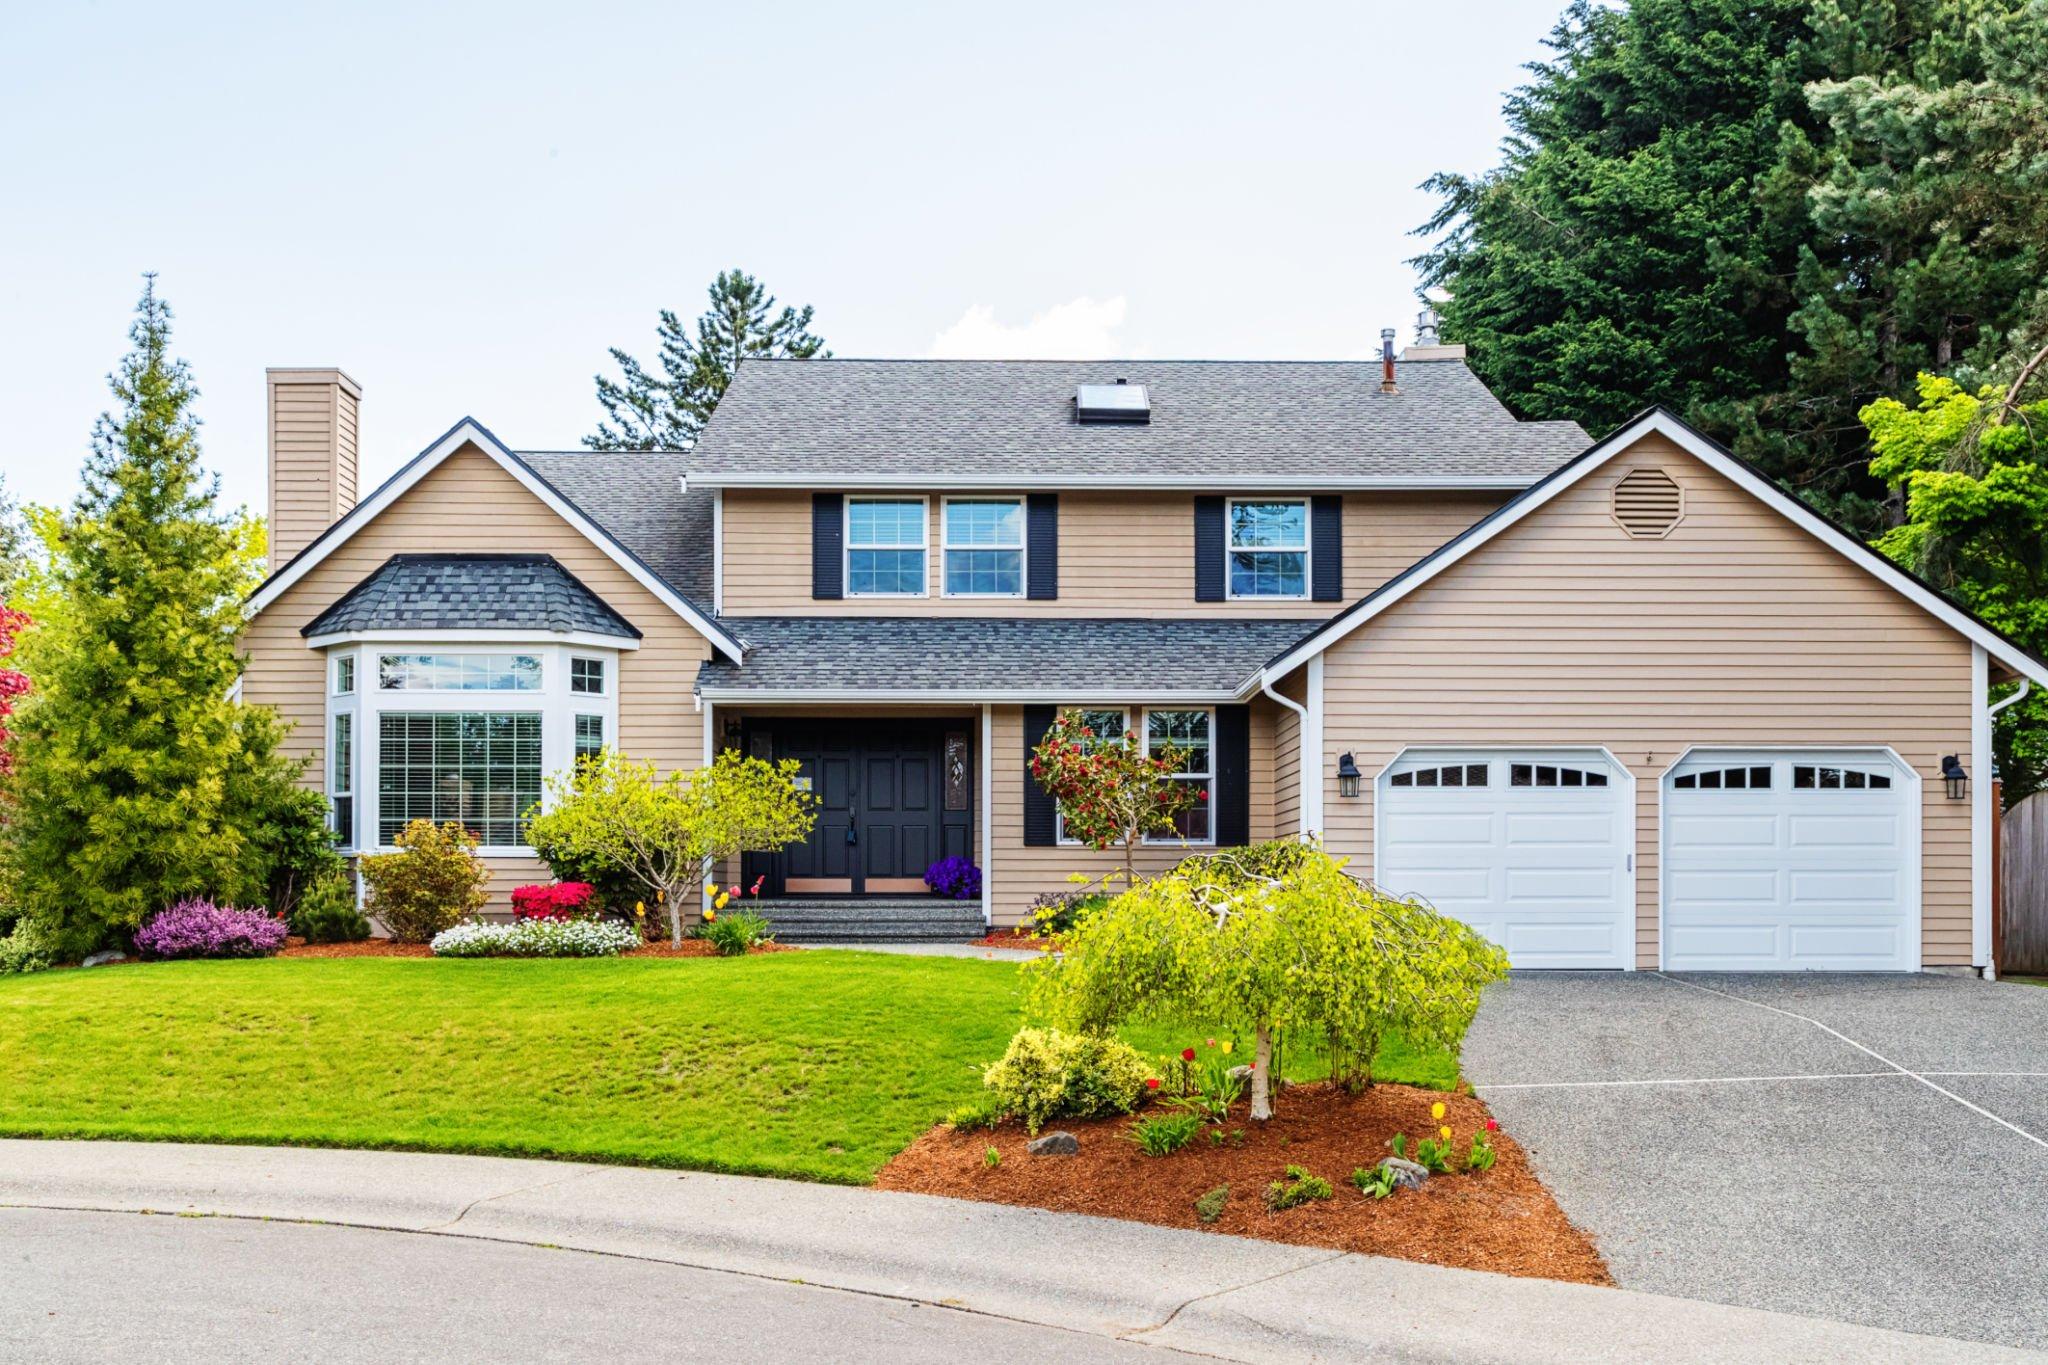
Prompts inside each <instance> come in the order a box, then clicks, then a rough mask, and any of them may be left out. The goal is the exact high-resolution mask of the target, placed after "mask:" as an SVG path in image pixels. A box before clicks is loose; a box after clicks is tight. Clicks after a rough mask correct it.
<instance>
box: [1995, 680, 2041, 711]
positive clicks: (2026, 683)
mask: <svg viewBox="0 0 2048 1365" xmlns="http://www.w3.org/2000/svg"><path fill="white" fill-rule="evenodd" d="M2033 690H2034V680H2033V679H2032V678H2026V677H2023V678H2021V679H2020V690H2019V691H2017V692H2015V693H2013V694H2012V695H2011V696H2009V697H2007V698H2006V699H2005V700H2004V701H2002V702H1999V703H1998V704H1997V705H1996V706H1993V707H1992V708H1991V709H1990V710H1988V711H1986V712H1985V713H1984V715H1985V718H1986V719H1992V720H1995V719H1997V716H1998V713H1999V712H2000V711H2003V710H2004V709H2005V708H2006V707H2008V706H2011V705H2012V704H2013V703H2014V702H2016V701H2019V700H2021V699H2022V698H2024V697H2025V696H2026V695H2027V693H2029V692H2031V691H2033Z"/></svg>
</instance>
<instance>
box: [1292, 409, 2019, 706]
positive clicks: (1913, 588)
mask: <svg viewBox="0 0 2048 1365" xmlns="http://www.w3.org/2000/svg"><path fill="white" fill-rule="evenodd" d="M1653 433H1654V434H1657V435H1661V436H1663V437H1665V438H1666V439H1668V440H1670V441H1671V442H1672V443H1673V444H1674V445H1676V446H1678V447H1679V448H1680V449H1681V450H1683V451H1685V452H1686V453H1687V454H1688V455H1691V456H1693V457H1694V458H1696V459H1698V460H1699V461H1700V462H1701V463H1702V464H1704V465H1706V466H1707V467H1708V468H1709V469H1712V470H1713V471H1714V472H1715V473H1717V474H1719V475H1721V476H1722V477H1723V478H1725V479H1727V480H1728V481H1729V482H1730V483H1733V484H1734V485H1735V486H1736V487H1738V488H1740V489H1742V490H1743V491H1744V492H1746V493H1748V494H1750V495H1751V496H1752V497H1754V498H1756V499H1757V500H1758V501H1759V502H1762V503H1763V504H1764V505H1765V506H1767V507H1770V508H1772V509H1773V510H1775V511H1776V512H1778V513H1779V514H1780V515H1781V516H1783V517H1784V518H1785V519H1786V520H1787V521H1789V522H1791V523H1792V524H1793V525H1794V526H1796V527H1798V528H1799V529H1800V530H1802V531H1804V532H1806V533H1807V534H1808V535H1810V536H1812V537H1813V538H1814V539H1816V540H1818V541H1820V542H1821V543H1822V544H1823V545H1826V546H1827V547H1828V548H1830V549H1832V550H1834V551H1836V552H1837V553H1839V554H1840V555H1841V556H1842V557H1843V558H1844V559H1847V560H1848V561H1849V562H1850V563H1851V564H1854V565H1856V566H1857V567H1858V568H1860V569H1862V570H1863V571H1864V572H1865V573H1867V574H1869V575H1870V576H1871V577H1873V578H1875V579H1877V581H1878V582H1880V583H1883V584H1884V585H1885V586H1886V587H1889V588H1891V589H1892V590H1893V591H1894V592H1897V593H1898V594H1900V595H1901V596H1903V597H1904V598H1906V600H1908V601H1909V602H1912V603H1913V604H1914V605H1915V606H1917V607H1919V608H1920V609H1921V610H1922V611H1925V612H1927V613H1928V614H1929V615H1931V616H1933V617H1934V618H1935V619H1936V620H1938V621H1940V622H1941V623H1942V624H1943V625H1945V626H1947V627H1948V628H1949V629H1951V630H1953V631H1955V632H1956V633H1957V634H1959V635H1961V636H1962V637H1963V638H1964V639H1966V640H1968V641H1970V642H1971V643H1972V644H1975V645H1977V646H1979V647H1981V648H1982V649H1983V650H1984V652H1985V653H1986V654H1987V655H1989V656H1990V657H1991V658H1993V659H1996V660H1997V661H1998V662H1999V663H2001V664H2003V665H2004V666H2005V667H2006V668H2008V669H2010V670H2011V671H2012V672H2013V673H2014V674H2015V675H2017V676H2019V677H2023V678H2031V679H2033V680H2034V681H2035V682H2038V683H2041V684H2043V685H2044V686H2048V665H2043V664H2041V663H2039V662H2037V661H2036V660H2034V659H2032V658H2030V657H2029V656H2028V655H2026V654H2025V653H2023V652H2022V651H2020V650H2019V649H2017V648H2015V647H2014V646H2013V645H2012V644H2010V643H2008V642H2007V641H2006V640H2004V639H2002V638H2000V637H1999V635H1998V634H1997V633H1996V632H1995V631H1992V630H1991V629H1990V628H1988V627H1987V626H1985V625H1984V624H1983V623H1982V622H1980V621H1978V620H1976V619H1975V618H1974V617H1972V616H1971V615H1969V613H1967V612H1965V611H1963V610H1961V609H1960V608H1958V607H1956V606H1955V605H1954V604H1953V603H1951V602H1949V601H1948V600H1947V599H1945V598H1944V597H1942V596H1941V595H1940V594H1939V593H1937V592H1935V591H1934V590H1933V589H1932V588H1929V587H1928V586H1927V585H1926V584H1924V583H1921V582H1920V581H1919V580H1918V579H1916V578H1914V577H1913V576H1912V575H1910V574H1908V573H1906V572H1904V571H1903V570H1897V571H1894V570H1893V569H1892V568H1891V567H1890V566H1889V565H1888V564H1887V563H1885V562H1883V561H1880V560H1878V559H1877V558H1876V556H1875V552H1874V551H1872V550H1870V549H1868V548H1867V547H1865V546H1864V545H1862V544H1859V543H1858V542H1857V541H1856V540H1855V539H1854V538H1853V537H1851V536H1850V535H1848V534H1847V533H1845V532H1844V531H1842V530H1840V529H1839V528H1838V527H1836V526H1834V525H1832V524H1830V523H1829V522H1828V521H1827V520H1825V519H1824V518H1822V517H1820V516H1818V515H1817V514H1815V513H1814V512H1812V511H1809V510H1808V509H1807V508H1806V507H1805V505H1804V504H1802V503H1800V502H1799V500H1798V499H1796V498H1794V497H1792V496H1791V495H1790V494H1788V493H1786V492H1784V491H1783V490H1782V489H1780V488H1779V487H1778V486H1777V485H1776V484H1774V483H1772V482H1771V481H1770V480H1768V479H1766V478H1764V477H1762V476H1761V475H1759V474H1758V473H1756V471H1754V470H1752V469H1751V468H1750V467H1749V466H1748V465H1746V464H1744V463H1743V462H1742V461H1740V460H1738V459H1736V458H1735V457H1734V456H1733V455H1731V454H1729V453H1728V452H1727V451H1725V450H1723V449H1722V448H1721V447H1720V446H1718V445H1716V444H1715V443H1714V442H1712V441H1710V440H1708V439H1707V438H1706V437H1705V436H1702V435H1700V433H1698V432H1697V431H1694V430H1693V429H1692V428H1691V427H1689V426H1687V425H1686V424H1685V423H1684V422H1682V421H1680V420H1678V418H1676V417H1674V416H1672V415H1671V414H1670V413H1668V412H1666V411H1664V410H1663V409H1662V408H1657V409H1654V410H1653V411H1650V412H1647V413H1644V414H1643V415H1642V416H1641V417H1638V418H1637V419H1636V420H1635V421H1633V422H1630V423H1629V424H1628V425H1627V426H1625V427H1623V428H1621V429H1620V430H1619V431H1617V432H1615V433H1614V434H1613V435H1611V436H1609V437H1607V439H1605V440H1604V441H1600V442H1598V443H1596V444H1595V445H1593V446H1592V447H1591V448H1590V449H1588V450H1587V451H1586V453H1585V454H1583V455H1581V456H1579V457H1578V458H1577V459H1576V460H1574V461H1572V462H1571V463H1570V464H1567V465H1565V466H1564V467H1562V468H1561V469H1559V470H1558V472H1557V473H1556V474H1554V475H1552V476H1550V478H1548V479H1547V480H1545V481H1543V482H1540V483H1538V484H1536V485H1535V486H1534V487H1532V488H1530V489H1529V490H1528V492H1527V493H1525V494H1523V495H1522V496H1521V497H1520V498H1518V499H1516V500H1515V501H1513V502H1510V503H1508V504H1506V505H1505V506H1503V507H1502V508H1501V509H1500V511H1499V512H1497V513H1495V514H1494V515H1493V516H1492V517H1491V518H1489V519H1488V520H1485V521H1482V522H1480V523H1479V524H1478V525H1477V526H1476V527H1475V528H1474V529H1473V531H1472V532H1471V533H1470V534H1468V535H1465V536H1463V537H1462V538H1460V539H1457V540H1453V541H1452V542H1451V543H1450V544H1448V545H1446V546H1445V547H1444V548H1443V549H1441V550H1439V551H1437V552H1436V553H1435V554H1434V555H1432V556H1430V557H1428V558H1426V559H1424V560H1422V561H1421V562H1420V563H1418V564H1417V565H1416V566H1415V567H1414V568H1413V569H1411V570H1409V571H1408V572H1406V573H1405V574H1403V575H1398V576H1396V577H1395V578H1394V579H1393V580H1391V581H1390V582H1389V583H1388V584H1387V585H1386V586H1385V587H1383V588H1381V589H1379V590H1377V591H1376V592H1374V593H1372V594H1369V595H1368V596H1366V597H1364V598H1361V599H1360V600H1359V601H1358V602H1357V603H1355V604H1354V605H1353V606H1352V607H1351V608H1350V609H1349V610H1347V611H1345V612H1343V613H1342V614H1340V615H1338V616H1335V617H1332V618H1331V620H1330V622H1329V624H1327V625H1325V626H1324V627H1323V628H1322V629H1321V630H1319V631H1317V632H1316V633H1315V634H1313V635H1311V636H1309V637H1308V638H1307V639H1305V640H1303V641H1302V642H1301V643H1300V644H1298V645H1296V646H1295V647H1294V648H1293V649H1291V650H1289V651H1288V652H1287V653H1286V654H1284V655H1282V656H1280V657H1279V658H1278V659H1276V660H1274V661H1273V662H1272V663H1269V664H1267V665H1266V666H1265V668H1264V669H1262V670H1261V676H1263V677H1265V678H1269V679H1278V678H1282V677H1285V676H1286V675H1287V674H1289V673H1291V672H1293V671H1294V670H1295V669H1296V668H1299V667H1300V666H1301V665H1302V663H1303V662H1305V661H1306V660H1308V659H1310V658H1313V657H1315V656H1316V655H1319V654H1321V653H1322V652H1323V651H1324V650H1326V649H1328V648H1329V647H1330V646H1331V645H1333V644H1335V643H1337V642H1338V641H1339V640H1342V639H1343V638H1344V637H1345V636H1347V635H1350V634H1351V633H1352V632H1353V631H1355V630H1357V629H1359V628H1360V627H1362V626H1364V625H1365V624H1366V623H1367V622H1368V621H1371V620H1372V619H1373V618H1374V617H1376V616H1378V615H1379V614H1380V613H1381V612H1384V611H1385V610H1387V608H1389V607H1391V606H1393V605H1394V604H1396V603H1397V602H1400V601H1402V600H1403V599H1405V598H1407V597H1408V596H1410V595H1411V594H1412V593H1414V592H1415V591H1416V590H1417V589H1419V588H1421V587H1422V586H1423V585H1425V584H1427V583H1428V582H1429V581H1430V580H1432V579H1434V578H1435V577H1436V576H1437V575H1438V574H1440V573H1442V572H1443V571H1444V570H1446V569H1448V568H1450V567H1451V566H1452V565H1454V564H1458V563H1460V562H1462V561H1463V560H1464V559H1466V558H1467V557H1468V556H1470V555H1471V554H1472V552H1473V551H1475V550H1477V549H1479V548H1480V547H1481V546H1483V545H1485V544H1486V543H1487V542H1488V541H1490V540H1492V539H1493V538H1494V537H1495V536H1498V535H1499V534H1500V533H1501V532H1503V531H1505V530H1507V529H1508V528H1509V527H1511V526H1514V525H1516V524H1517V523H1518V522H1520V521H1522V520H1523V519H1525V518H1527V517H1528V516H1529V515H1531V514H1532V513H1534V512H1537V511H1539V510H1541V509H1542V508H1544V507H1546V506H1548V505H1549V504H1550V503H1551V502H1552V501H1554V500H1555V499H1556V498H1558V497H1560V496H1561V495H1563V494H1564V493H1565V492H1567V491H1568V490H1570V489H1572V488H1574V487H1576V486H1577V485H1578V484H1579V483H1580V482H1581V481H1583V480H1584V479H1585V478H1586V477H1587V476H1589V475H1591V474H1592V473H1593V472H1594V471H1595V470H1598V469H1600V468H1602V467H1603V466H1605V465H1606V464H1607V462H1608V461H1609V460H1612V459H1613V458H1615V457H1616V456H1618V455H1620V454H1622V453H1623V452H1624V451H1626V450H1628V449H1629V448H1630V447H1632V446H1634V445H1635V443H1636V442H1638V441H1640V440H1641V439H1642V438H1643V437H1645V436H1648V435H1651V434H1653Z"/></svg>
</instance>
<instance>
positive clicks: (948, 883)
mask: <svg viewBox="0 0 2048 1365" xmlns="http://www.w3.org/2000/svg"><path fill="white" fill-rule="evenodd" d="M924 884H925V885H926V886H929V887H930V888H931V889H932V892H933V894H934V895H939V896H950V897H952V898H953V899H954V900H956V901H971V900H973V899H974V898H975V897H976V896H979V895H980V894H981V869H980V868H978V867H976V866H975V865H974V860H973V859H971V858H941V859H939V861H937V862H935V863H933V864H932V865H931V866H930V867H928V868H926V869H925V870H924Z"/></svg>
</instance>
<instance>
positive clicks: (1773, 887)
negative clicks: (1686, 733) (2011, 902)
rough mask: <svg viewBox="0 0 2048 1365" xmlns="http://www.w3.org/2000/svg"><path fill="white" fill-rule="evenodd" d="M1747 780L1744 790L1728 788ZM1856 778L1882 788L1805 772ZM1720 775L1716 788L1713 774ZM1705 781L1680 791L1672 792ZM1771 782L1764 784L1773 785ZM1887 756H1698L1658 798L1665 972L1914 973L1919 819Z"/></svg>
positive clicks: (1907, 784)
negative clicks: (1874, 780)
mask: <svg viewBox="0 0 2048 1365" xmlns="http://www.w3.org/2000/svg"><path fill="white" fill-rule="evenodd" d="M1738 769H1739V770H1740V772H1741V773H1742V776H1743V779H1744V780H1743V781H1742V782H1741V783H1739V784H1736V786H1730V785H1728V784H1727V778H1726V774H1727V773H1729V772H1731V771H1735V770H1738ZM1851 769H1855V770H1860V771H1863V772H1865V773H1878V774H1883V775H1888V776H1889V780H1888V781H1887V782H1886V783H1885V784H1884V785H1882V786H1876V785H1866V786H1863V787H1855V788H1852V787H1849V786H1846V785H1840V784H1838V785H1836V786H1833V787H1830V786H1828V785H1827V784H1826V782H1824V781H1820V780H1818V779H1815V780H1801V779H1802V777H1803V776H1804V775H1805V774H1811V773H1816V772H1818V773H1822V774H1825V773H1828V772H1837V773H1839V772H1843V771H1848V770H1851ZM1716 771H1718V772H1719V773H1720V774H1721V775H1722V776H1721V779H1720V780H1721V782H1722V783H1723V785H1721V786H1720V787H1718V788H1717V787H1716V786H1715V785H1714V783H1713V782H1712V781H1710V780H1708V777H1707V776H1706V774H1708V773H1711V772H1716ZM1693 773H1698V774H1700V776H1699V777H1698V778H1697V779H1696V780H1695V781H1694V782H1693V783H1690V784H1688V785H1687V786H1686V787H1684V788H1680V787H1678V786H1677V785H1676V784H1677V782H1678V781H1679V780H1680V779H1682V778H1684V777H1686V776H1687V775H1689V774H1693ZM1765 774H1768V780H1766V779H1765V776H1764V775H1765ZM1915 795H1916V793H1915V790H1914V788H1913V785H1912V783H1911V781H1910V779H1909V777H1908V776H1906V775H1904V774H1901V773H1899V772H1898V771H1897V768H1896V764H1895V763H1894V762H1893V760H1892V759H1891V758H1890V757H1889V756H1884V757H1876V756H1873V755H1872V754H1870V753H1868V752H1858V753H1853V754H1852V753H1840V754H1824V753H1816V752H1814V751H1810V750H1779V751H1776V752H1772V751H1768V750H1764V751H1754V752H1745V753H1743V754H1740V755H1731V756H1725V757H1713V756H1702V757H1699V758H1696V759H1693V760H1689V761H1688V762H1687V763H1685V764H1682V765H1681V766H1680V767H1679V768H1677V769H1675V770H1673V772H1672V773H1670V774H1668V775H1667V776H1666V778H1665V785H1664V791H1663V809H1664V815H1663V842H1664V849H1665V869H1664V879H1663V893H1664V906H1663V938H1664V962H1665V965H1666V966H1668V967H1670V968H1672V969H1673V970H1677V971H1746V970H1756V971H1786V970H1791V971H1797V970H1802V969H1811V970H1824V971H1856V970H1866V971H1872V970H1910V969H1911V968H1912V967H1914V966H1915V965H1917V962H1918V952H1917V945H1916V943H1915V942H1914V926H1913V905H1914V901H1915V893H1916V889H1917V888H1915V886H1914V885H1913V883H1912V857H1913V841H1914V839H1915V838H1916V836H1917V830H1918V825H1917V819H1918V813H1917V809H1916V807H1915V806H1914V804H1913V802H1914V798H1915Z"/></svg>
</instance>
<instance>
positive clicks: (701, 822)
mask: <svg viewBox="0 0 2048 1365" xmlns="http://www.w3.org/2000/svg"><path fill="white" fill-rule="evenodd" d="M800 768H801V765H799V764H798V763H797V762H796V760H794V759H784V760H783V761H782V762H780V763H767V762H764V761H763V760H761V759H758V758H748V757H744V756H742V755H741V754H738V753H736V752H734V751H733V750H730V749H727V750H725V751H724V752H722V753H720V754H719V755H718V757H717V758H716V759H715V760H713V761H712V763H711V764H710V765H709V766H707V767H703V768H698V769H696V770H695V771H693V772H688V773H680V772H672V773H670V774H669V775H668V776H667V777H661V776H659V775H658V774H657V773H656V772H655V768H654V765H653V764H652V763H634V762H631V761H629V760H627V759H624V758H621V757H620V756H619V755H617V754H615V753H613V752H611V751H610V750H606V751H605V752H604V753H602V754H599V755H598V756H596V757H595V758H588V759H585V760H583V761H582V762H580V763H578V764H577V765H576V767H575V769H574V771H572V772H563V773H558V774H556V775H555V776H554V777H552V778H550V779H549V780H548V799H547V801H546V802H545V803H544V805H543V806H542V807H537V808H536V809H535V810H534V811H533V812H532V813H531V814H530V815H529V817H528V820H527V838H528V840H529V842H531V843H532V845H533V846H534V847H535V848H537V849H546V850H548V851H549V852H548V857H549V858H550V860H551V861H552V860H553V859H554V858H555V857H557V856H560V857H563V858H566V859H572V860H575V861H577V862H579V863H582V864H585V865H590V864H599V865H603V866H606V867H611V868H615V869H617V870H618V871H620V872H622V873H624V874H625V875H627V876H629V877H631V878H632V879H633V880H634V881H635V882H637V883H638V884H639V885H640V886H642V887H643V888H645V889H646V891H647V893H648V895H649V896H650V898H651V899H653V900H654V901H656V902H657V903H658V904H660V905H662V906H664V907H666V908H667V911H668V925H669V938H670V941H671V942H672V943H674V944H676V945H677V946H681V944H682V941H683V907H684V905H686V904H695V903H696V902H697V900H698V898H699V897H700V896H701V894H702V891H703V886H704V881H705V879H706V878H707V877H709V876H710V875H711V871H712V869H713V868H714V867H716V866H717V865H718V864H719V863H721V862H723V861H724V860H725V859H727V858H731V857H735V856H737V855H739V854H741V853H762V852H769V851H772V850H774V849H778V848H781V847H783V846H784V845H786V844H793V843H796V842H797V841H798V840H800V839H803V838H805V837H806V836H808V835H809V834H810V832H811V827H812V826H813V825H814V824H815V823H816V822H817V798H816V797H814V796H812V795H811V793H809V792H807V791H805V790H803V789H802V788H801V787H799V786H797V784H796V778H797V774H798V772H799V771H800Z"/></svg>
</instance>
